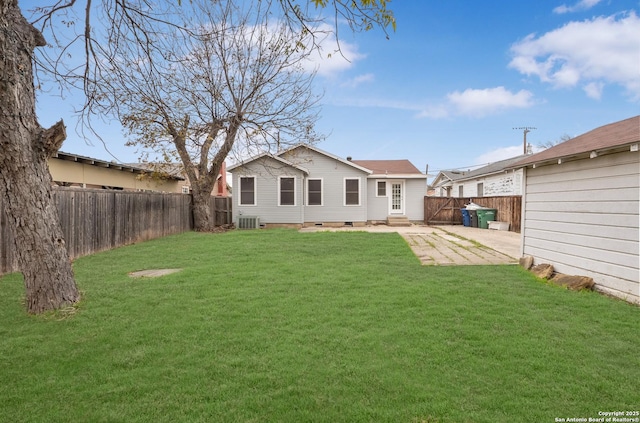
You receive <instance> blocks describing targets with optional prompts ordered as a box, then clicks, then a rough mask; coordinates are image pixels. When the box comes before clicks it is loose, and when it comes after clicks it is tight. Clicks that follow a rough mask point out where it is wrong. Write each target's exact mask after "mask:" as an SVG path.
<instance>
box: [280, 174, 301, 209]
mask: <svg viewBox="0 0 640 423" xmlns="http://www.w3.org/2000/svg"><path fill="white" fill-rule="evenodd" d="M283 179H293V204H282V198H280V197H281V196H282V180H283ZM296 179H297V178H296V177H295V176H294V175H280V176H278V207H295V206H296V205H297V203H298V202H297V201H296V200H297V197H298V183H297V181H296Z"/></svg>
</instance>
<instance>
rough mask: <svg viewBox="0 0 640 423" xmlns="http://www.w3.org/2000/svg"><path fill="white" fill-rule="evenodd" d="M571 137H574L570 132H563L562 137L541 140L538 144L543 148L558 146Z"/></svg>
mask: <svg viewBox="0 0 640 423" xmlns="http://www.w3.org/2000/svg"><path fill="white" fill-rule="evenodd" d="M571 138H573V137H572V136H571V135H569V134H563V135H561V136H560V138H558V139H557V140H551V141H545V142H541V143H539V144H538V145H537V147H538V148H542V149H545V150H546V149H547V148H551V147H553V146H556V145H558V144H562V143H563V142H565V141H569V140H570V139H571Z"/></svg>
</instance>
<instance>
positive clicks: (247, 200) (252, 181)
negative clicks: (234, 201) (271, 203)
mask: <svg viewBox="0 0 640 423" xmlns="http://www.w3.org/2000/svg"><path fill="white" fill-rule="evenodd" d="M240 205H241V206H255V205H256V177H255V176H241V177H240Z"/></svg>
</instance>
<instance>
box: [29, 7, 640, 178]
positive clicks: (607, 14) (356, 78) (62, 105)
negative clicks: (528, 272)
mask: <svg viewBox="0 0 640 423" xmlns="http://www.w3.org/2000/svg"><path fill="white" fill-rule="evenodd" d="M30 3H31V4H33V3H35V0H32V1H21V2H20V4H21V5H22V7H23V8H24V7H27V6H28V5H29V4H30ZM25 5H27V6H25ZM390 8H391V9H392V10H393V13H394V15H395V18H396V22H397V29H396V31H395V32H393V31H390V32H389V37H388V39H387V37H386V36H385V34H384V33H383V32H382V31H381V30H379V29H378V30H372V31H367V32H359V33H352V32H350V31H349V30H348V29H347V27H344V28H341V32H340V37H341V38H340V39H341V48H342V52H343V54H344V56H345V57H346V59H348V60H345V58H343V57H341V56H340V55H335V54H333V55H331V58H327V57H326V55H324V54H323V55H322V57H319V58H318V59H317V62H316V64H317V66H318V67H317V69H318V74H317V76H316V79H315V82H314V84H315V88H316V89H317V90H319V91H323V92H324V96H323V99H322V109H321V112H320V115H321V118H320V120H319V121H318V123H317V127H316V128H317V130H318V131H319V132H321V133H323V134H325V135H326V139H325V140H324V141H322V142H321V143H319V144H317V147H319V148H320V149H322V150H325V151H327V152H329V153H331V154H334V155H337V156H339V157H343V158H346V157H347V156H351V157H353V159H356V160H357V159H362V160H384V159H409V160H410V161H411V162H412V163H413V164H414V165H415V166H416V167H417V168H418V169H421V170H422V171H423V172H424V171H425V170H426V168H427V166H428V169H429V174H430V175H433V176H435V175H436V174H437V172H438V171H439V170H448V169H471V168H474V167H478V166H480V165H484V164H488V163H491V162H495V161H498V160H502V159H506V158H510V157H514V156H517V155H519V154H522V152H523V135H524V134H523V132H524V131H523V130H522V129H517V128H523V127H530V128H535V129H531V130H530V132H528V134H527V141H528V143H530V144H532V145H533V146H534V147H536V146H537V145H538V144H542V143H547V142H555V141H557V140H560V139H561V138H563V137H566V136H570V137H574V136H577V135H580V134H583V133H585V132H588V131H590V130H591V129H594V128H597V127H599V126H602V125H606V124H608V123H612V122H616V121H619V120H622V119H626V118H629V117H632V116H636V115H638V114H640V2H638V1H637V0H633V1H631V0H570V1H569V2H563V1H562V0H559V1H553V0H539V1H511V0H487V1H482V2H479V1H469V0H447V1H432V0H394V1H392V2H391V3H390ZM325 51H326V52H330V51H331V46H326V48H325ZM78 101H80V102H81V99H80V100H75V99H74V97H73V96H66V97H65V98H64V99H61V98H60V97H58V96H55V95H52V94H51V93H46V92H40V93H39V94H38V98H37V114H38V117H39V120H40V123H41V125H42V126H45V127H47V126H50V125H51V124H53V123H55V122H56V121H58V120H59V119H60V118H63V119H64V120H65V123H66V124H67V127H68V129H67V140H66V141H65V143H64V144H63V146H62V148H61V150H62V151H64V152H67V153H72V154H78V155H83V156H88V157H93V158H98V159H102V160H108V161H112V160H115V161H118V162H121V163H133V162H137V161H138V153H137V150H136V148H134V147H126V146H125V145H124V144H125V142H126V139H125V136H124V133H123V132H122V130H121V128H120V127H119V125H118V124H117V123H116V122H110V123H108V124H104V125H101V126H100V127H101V134H103V139H104V141H105V143H106V146H105V145H103V143H102V142H100V141H98V140H96V139H88V140H86V139H84V138H83V137H82V136H80V135H78V134H77V133H76V131H75V122H76V118H75V117H74V114H73V110H74V108H79V107H81V103H80V104H78Z"/></svg>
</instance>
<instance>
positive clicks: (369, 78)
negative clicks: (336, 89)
mask: <svg viewBox="0 0 640 423" xmlns="http://www.w3.org/2000/svg"><path fill="white" fill-rule="evenodd" d="M374 80H375V76H374V75H373V74H372V73H365V74H363V75H358V76H356V77H355V78H352V79H349V80H347V81H345V82H343V83H342V84H341V85H342V86H343V87H349V88H356V87H357V86H359V85H361V84H366V83H369V82H373V81H374Z"/></svg>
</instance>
